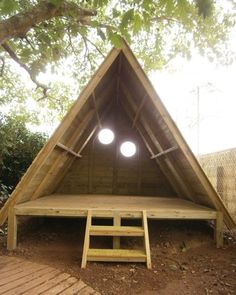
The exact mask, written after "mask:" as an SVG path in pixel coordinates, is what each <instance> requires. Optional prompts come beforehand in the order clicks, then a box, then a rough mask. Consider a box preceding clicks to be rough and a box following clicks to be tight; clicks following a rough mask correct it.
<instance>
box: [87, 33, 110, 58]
mask: <svg viewBox="0 0 236 295" xmlns="http://www.w3.org/2000/svg"><path fill="white" fill-rule="evenodd" d="M84 39H86V40H87V41H88V42H89V43H90V44H92V45H93V47H95V48H96V50H97V51H98V52H99V53H100V54H101V56H102V57H104V58H105V55H104V54H103V53H102V51H101V50H100V49H99V48H98V47H97V45H96V44H95V43H93V42H92V41H91V40H90V39H89V38H87V37H85V36H84Z"/></svg>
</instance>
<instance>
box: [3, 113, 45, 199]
mask: <svg viewBox="0 0 236 295" xmlns="http://www.w3.org/2000/svg"><path fill="white" fill-rule="evenodd" d="M25 121H26V118H24V117H22V116H11V117H7V116H3V115H1V116H0V194H1V195H6V194H7V193H10V192H11V191H12V190H13V189H14V187H15V185H16V184H17V183H18V181H19V179H20V178H21V176H22V175H23V174H24V172H25V171H26V169H27V168H28V166H29V165H30V164H31V162H32V161H33V159H34V157H35V156H36V155H37V153H38V152H39V150H40V149H41V148H42V146H43V144H44V143H45V140H46V136H45V135H43V134H40V133H32V132H30V131H29V130H28V129H27V128H26V123H25Z"/></svg>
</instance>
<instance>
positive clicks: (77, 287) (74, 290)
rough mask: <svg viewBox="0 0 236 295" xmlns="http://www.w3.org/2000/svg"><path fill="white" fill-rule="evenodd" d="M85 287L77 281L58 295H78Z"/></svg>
mask: <svg viewBox="0 0 236 295" xmlns="http://www.w3.org/2000/svg"><path fill="white" fill-rule="evenodd" d="M86 287H87V285H86V284H85V283H84V282H82V281H81V280H79V281H78V282H76V283H74V284H73V285H72V286H70V287H69V288H67V289H66V290H64V291H63V292H61V293H60V295H71V294H80V292H81V291H82V290H83V289H84V288H86Z"/></svg>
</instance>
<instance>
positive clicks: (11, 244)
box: [7, 206, 17, 251]
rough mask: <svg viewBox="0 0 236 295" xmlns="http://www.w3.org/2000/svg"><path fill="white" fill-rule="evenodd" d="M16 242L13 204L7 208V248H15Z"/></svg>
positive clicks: (15, 221) (15, 220)
mask: <svg viewBox="0 0 236 295" xmlns="http://www.w3.org/2000/svg"><path fill="white" fill-rule="evenodd" d="M16 244H17V219H16V214H15V209H14V206H11V207H9V209H8V228H7V250H9V251H11V250H14V249H15V248H16Z"/></svg>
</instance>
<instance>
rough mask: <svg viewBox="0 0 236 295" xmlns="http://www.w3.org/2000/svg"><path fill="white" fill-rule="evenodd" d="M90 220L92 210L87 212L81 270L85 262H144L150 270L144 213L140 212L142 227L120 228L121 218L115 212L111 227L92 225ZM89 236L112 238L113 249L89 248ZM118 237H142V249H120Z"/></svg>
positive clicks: (145, 216)
mask: <svg viewBox="0 0 236 295" xmlns="http://www.w3.org/2000/svg"><path fill="white" fill-rule="evenodd" d="M92 218H93V212H92V210H88V215H87V224H86V230H85V237H84V249H83V256H82V263H81V267H82V268H85V267H86V264H87V261H110V262H146V264H147V268H149V269H150V268H151V254H150V244H149V235H148V222H147V213H146V211H141V218H142V226H121V217H120V214H119V212H117V211H114V215H113V226H111V225H102V226H101V225H92ZM90 236H112V237H113V249H93V248H90V247H89V246H90ZM120 237H143V238H144V249H143V250H134V249H133V250H128V249H120Z"/></svg>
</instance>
